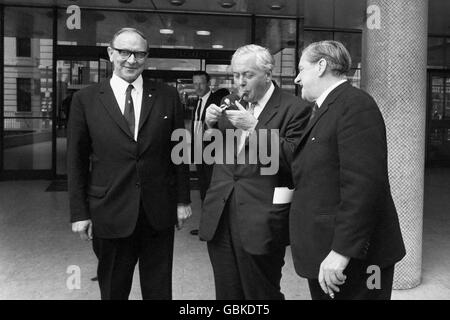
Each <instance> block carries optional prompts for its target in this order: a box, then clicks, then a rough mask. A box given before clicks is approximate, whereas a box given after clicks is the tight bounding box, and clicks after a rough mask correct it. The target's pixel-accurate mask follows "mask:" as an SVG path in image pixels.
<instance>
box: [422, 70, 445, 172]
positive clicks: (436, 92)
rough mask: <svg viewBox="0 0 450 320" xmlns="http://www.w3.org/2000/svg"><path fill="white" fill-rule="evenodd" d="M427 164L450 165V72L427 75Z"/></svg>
mask: <svg viewBox="0 0 450 320" xmlns="http://www.w3.org/2000/svg"><path fill="white" fill-rule="evenodd" d="M428 93H429V94H428V96H429V99H428V115H427V118H428V129H427V157H426V160H427V164H428V165H431V166H450V73H448V72H444V73H441V72H432V73H430V74H429V77H428Z"/></svg>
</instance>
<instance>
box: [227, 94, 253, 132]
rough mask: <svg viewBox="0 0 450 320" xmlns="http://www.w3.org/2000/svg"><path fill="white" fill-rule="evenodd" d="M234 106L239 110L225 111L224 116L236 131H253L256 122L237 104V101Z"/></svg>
mask: <svg viewBox="0 0 450 320" xmlns="http://www.w3.org/2000/svg"><path fill="white" fill-rule="evenodd" d="M235 104H236V106H237V107H238V108H239V110H226V111H225V115H226V116H227V118H228V120H230V122H231V123H232V124H233V126H235V127H236V128H238V129H242V130H245V131H248V130H250V129H254V128H255V127H256V124H257V123H258V120H257V119H256V118H255V117H254V116H253V115H252V114H251V113H250V112H248V111H247V110H245V108H244V107H243V106H242V104H240V103H239V101H235Z"/></svg>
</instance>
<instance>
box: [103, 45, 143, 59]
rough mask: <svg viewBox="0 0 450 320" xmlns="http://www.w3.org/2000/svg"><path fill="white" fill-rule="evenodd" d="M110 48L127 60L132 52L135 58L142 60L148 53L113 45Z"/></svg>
mask: <svg viewBox="0 0 450 320" xmlns="http://www.w3.org/2000/svg"><path fill="white" fill-rule="evenodd" d="M111 49H114V50H116V51H117V52H118V53H119V56H120V57H121V58H122V59H124V60H127V59H128V58H129V57H130V56H131V55H132V54H133V55H134V58H135V59H136V60H144V59H145V58H146V57H147V55H148V51H130V50H125V49H118V48H114V47H111Z"/></svg>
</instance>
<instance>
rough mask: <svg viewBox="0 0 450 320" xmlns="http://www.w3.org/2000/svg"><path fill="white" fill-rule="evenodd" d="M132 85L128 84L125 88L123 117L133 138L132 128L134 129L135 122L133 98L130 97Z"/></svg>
mask: <svg viewBox="0 0 450 320" xmlns="http://www.w3.org/2000/svg"><path fill="white" fill-rule="evenodd" d="M133 88H134V87H133V85H132V84H130V85H129V86H128V88H127V91H126V95H125V110H124V113H123V115H124V117H125V119H126V120H127V123H128V127H129V128H130V132H131V134H132V136H133V137H134V127H135V120H134V105H133V98H132V97H131V91H132V90H133Z"/></svg>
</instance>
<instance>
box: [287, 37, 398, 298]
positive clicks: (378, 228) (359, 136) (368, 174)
mask: <svg viewBox="0 0 450 320" xmlns="http://www.w3.org/2000/svg"><path fill="white" fill-rule="evenodd" d="M298 67H299V74H298V75H297V78H296V79H295V83H296V84H298V85H300V86H302V98H303V99H305V100H308V101H310V102H314V107H313V111H312V114H311V118H310V120H309V123H308V126H307V127H306V129H305V133H304V135H303V136H302V140H301V141H300V144H299V146H298V147H297V150H296V152H295V154H294V160H293V163H292V172H293V178H294V185H295V191H294V197H293V201H292V205H291V210H290V232H289V234H290V240H291V248H292V254H293V258H294V265H295V270H296V272H297V273H298V274H299V275H300V276H302V277H305V278H307V279H308V283H309V288H310V292H311V297H312V299H330V298H336V299H390V296H391V291H392V282H393V274H394V265H395V263H396V262H398V261H399V260H401V259H402V258H403V256H404V255H405V247H404V244H403V239H402V235H401V231H400V226H399V221H398V216H397V211H396V209H395V206H394V202H393V200H392V196H391V191H390V186H389V178H388V168H387V143H386V128H385V125H384V121H383V117H382V115H381V112H380V110H379V109H378V106H377V104H376V103H375V101H374V100H373V99H372V97H371V96H369V95H368V94H367V93H366V92H364V91H362V90H360V89H357V88H355V87H353V86H352V85H351V84H350V83H349V82H348V81H347V80H346V74H347V72H348V71H349V70H350V68H351V58H350V54H349V53H348V51H347V49H346V48H345V47H344V46H343V45H342V44H341V43H340V42H337V41H322V42H316V43H312V44H311V45H309V46H308V47H307V48H306V49H305V50H303V53H302V56H301V58H300V62H299V66H298ZM372 268H374V269H372ZM371 270H376V271H377V274H378V275H379V276H380V278H379V280H380V281H379V283H380V285H381V286H380V287H379V288H374V289H370V288H368V286H367V280H368V278H369V277H370V276H371V275H372V273H373V271H371Z"/></svg>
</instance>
